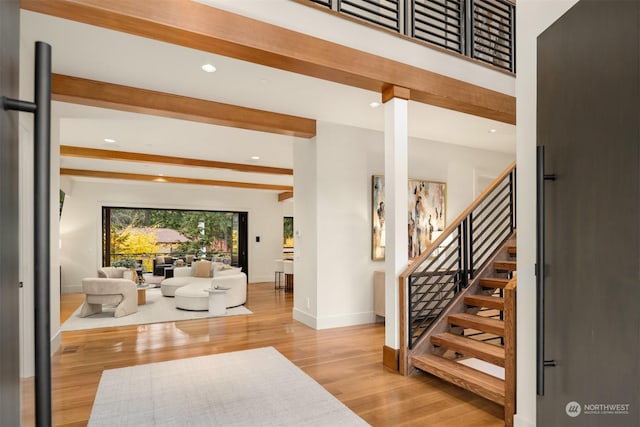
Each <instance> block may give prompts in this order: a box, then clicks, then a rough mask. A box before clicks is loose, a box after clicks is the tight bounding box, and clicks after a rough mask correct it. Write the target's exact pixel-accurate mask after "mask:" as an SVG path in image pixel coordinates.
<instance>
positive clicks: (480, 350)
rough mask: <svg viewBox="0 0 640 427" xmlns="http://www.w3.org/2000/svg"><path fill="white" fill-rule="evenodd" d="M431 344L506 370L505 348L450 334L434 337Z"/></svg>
mask: <svg viewBox="0 0 640 427" xmlns="http://www.w3.org/2000/svg"><path fill="white" fill-rule="evenodd" d="M431 343H433V344H435V345H438V346H440V347H444V348H446V349H448V350H452V351H455V352H457V353H461V354H464V355H465V356H473V357H476V358H478V359H481V360H484V361H485V362H489V363H493V364H494V365H498V366H502V367H503V368H504V347H499V346H497V345H493V344H487V343H486V342H482V341H478V340H474V339H471V338H466V337H463V336H460V335H454V334H451V333H449V332H445V333H442V334H436V335H432V336H431Z"/></svg>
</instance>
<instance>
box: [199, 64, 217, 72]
mask: <svg viewBox="0 0 640 427" xmlns="http://www.w3.org/2000/svg"><path fill="white" fill-rule="evenodd" d="M202 69H203V70H204V71H206V72H207V73H213V72H215V71H216V67H215V66H214V65H211V64H204V65H203V66H202Z"/></svg>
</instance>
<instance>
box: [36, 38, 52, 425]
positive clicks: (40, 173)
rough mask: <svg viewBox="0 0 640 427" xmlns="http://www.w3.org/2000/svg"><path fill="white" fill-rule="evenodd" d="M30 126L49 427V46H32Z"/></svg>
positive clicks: (39, 410) (39, 420)
mask: <svg viewBox="0 0 640 427" xmlns="http://www.w3.org/2000/svg"><path fill="white" fill-rule="evenodd" d="M35 104H36V111H35V125H34V144H35V147H34V267H35V268H34V269H35V271H34V305H35V353H36V354H35V404H36V414H35V417H36V426H38V427H40V426H50V425H51V422H52V418H51V313H50V298H49V294H50V292H49V288H50V283H51V280H50V278H51V271H50V263H51V261H50V259H51V257H50V231H51V230H50V228H51V227H50V218H51V212H50V211H51V203H50V200H51V197H50V184H51V182H50V176H51V175H50V173H51V160H50V159H51V46H50V45H48V44H47V43H43V42H36V65H35Z"/></svg>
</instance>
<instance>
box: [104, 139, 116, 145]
mask: <svg viewBox="0 0 640 427" xmlns="http://www.w3.org/2000/svg"><path fill="white" fill-rule="evenodd" d="M104 142H107V143H109V144H113V143H114V142H116V140H115V139H111V138H105V139H104Z"/></svg>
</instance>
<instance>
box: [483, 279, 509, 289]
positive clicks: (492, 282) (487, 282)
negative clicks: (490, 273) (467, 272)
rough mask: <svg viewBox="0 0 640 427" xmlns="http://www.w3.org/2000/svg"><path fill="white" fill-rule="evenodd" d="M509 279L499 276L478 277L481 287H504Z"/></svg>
mask: <svg viewBox="0 0 640 427" xmlns="http://www.w3.org/2000/svg"><path fill="white" fill-rule="evenodd" d="M509 280H510V279H502V278H499V277H483V278H481V279H480V286H482V287H483V288H500V289H504V288H505V286H507V284H508V283H509Z"/></svg>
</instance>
